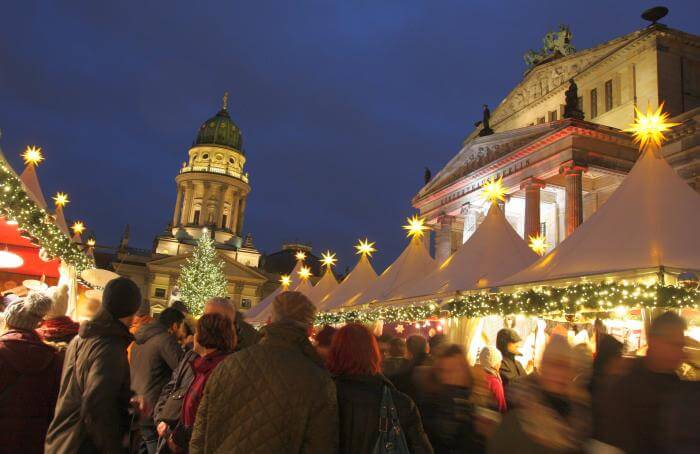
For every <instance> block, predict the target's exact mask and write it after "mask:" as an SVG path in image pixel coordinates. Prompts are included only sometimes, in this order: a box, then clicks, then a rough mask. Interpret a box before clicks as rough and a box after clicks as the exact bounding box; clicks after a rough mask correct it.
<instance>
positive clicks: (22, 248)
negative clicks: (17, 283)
mask: <svg viewBox="0 0 700 454" xmlns="http://www.w3.org/2000/svg"><path fill="white" fill-rule="evenodd" d="M5 248H7V250H8V251H9V252H12V253H14V254H17V255H19V256H20V257H22V259H23V260H24V264H23V265H22V266H20V267H19V268H0V272H2V271H6V272H10V273H14V274H23V275H27V276H36V277H41V276H42V275H43V276H46V277H55V278H58V277H59V273H58V267H59V265H60V264H61V261H60V260H59V259H55V260H51V261H49V262H45V261H43V260H41V259H40V258H39V247H38V246H35V245H33V244H32V243H31V242H30V241H29V240H28V239H26V238H22V237H21V236H20V234H19V229H18V228H17V226H16V225H13V224H8V223H7V219H5V218H2V217H0V249H5Z"/></svg>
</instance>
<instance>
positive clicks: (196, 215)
mask: <svg viewBox="0 0 700 454" xmlns="http://www.w3.org/2000/svg"><path fill="white" fill-rule="evenodd" d="M199 213H200V211H199V210H194V219H192V223H193V224H199Z"/></svg>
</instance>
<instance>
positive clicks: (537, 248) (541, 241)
mask: <svg viewBox="0 0 700 454" xmlns="http://www.w3.org/2000/svg"><path fill="white" fill-rule="evenodd" d="M529 238H530V244H528V246H530V249H532V250H533V251H534V252H535V254H538V255H544V254H545V253H546V252H547V248H549V244H548V243H547V238H545V237H544V235H541V234H540V235H530V236H529Z"/></svg>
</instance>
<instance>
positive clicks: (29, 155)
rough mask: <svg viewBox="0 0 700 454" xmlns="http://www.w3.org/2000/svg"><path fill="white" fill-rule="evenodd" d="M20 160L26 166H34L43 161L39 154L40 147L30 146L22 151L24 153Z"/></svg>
mask: <svg viewBox="0 0 700 454" xmlns="http://www.w3.org/2000/svg"><path fill="white" fill-rule="evenodd" d="M22 158H23V159H24V163H25V164H26V165H33V166H36V165H37V164H39V163H40V162H41V161H43V160H44V155H43V154H41V147H37V146H35V145H32V146H31V147H27V149H26V150H24V153H22Z"/></svg>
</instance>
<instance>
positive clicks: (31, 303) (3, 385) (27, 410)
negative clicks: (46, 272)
mask: <svg viewBox="0 0 700 454" xmlns="http://www.w3.org/2000/svg"><path fill="white" fill-rule="evenodd" d="M50 308H51V299H49V298H48V297H47V296H45V295H43V294H40V293H30V294H29V295H28V296H27V297H26V298H25V299H24V300H20V301H17V302H14V303H12V304H10V306H8V307H7V309H6V310H5V323H6V328H7V329H8V330H7V331H6V332H5V333H3V334H2V336H0V451H2V452H8V453H10V452H12V453H15V452H16V453H25V454H35V453H37V454H40V453H43V452H44V437H45V436H46V430H47V429H48V427H49V423H50V422H51V418H52V417H53V412H54V407H55V405H56V398H57V397H58V389H59V386H60V380H61V360H60V358H59V356H58V352H57V351H56V349H54V348H53V347H50V346H49V345H46V344H45V343H43V342H42V341H41V338H40V337H39V336H38V335H37V333H36V332H35V331H34V330H35V329H36V327H37V326H38V325H39V322H41V319H42V318H43V317H44V316H45V315H46V313H47V312H48V311H49V309H50Z"/></svg>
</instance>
